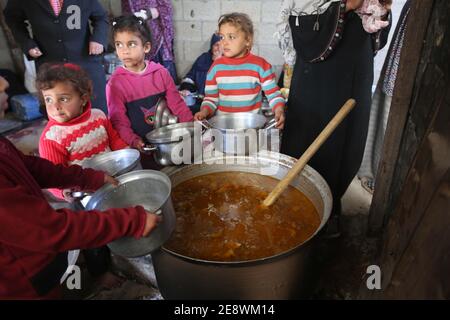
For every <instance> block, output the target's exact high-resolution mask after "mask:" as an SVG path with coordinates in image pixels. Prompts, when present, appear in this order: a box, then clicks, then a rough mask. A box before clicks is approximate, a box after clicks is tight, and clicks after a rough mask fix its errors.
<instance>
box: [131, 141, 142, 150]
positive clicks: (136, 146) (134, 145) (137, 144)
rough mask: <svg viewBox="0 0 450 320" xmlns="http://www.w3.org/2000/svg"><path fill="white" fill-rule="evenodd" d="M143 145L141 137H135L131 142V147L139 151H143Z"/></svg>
mask: <svg viewBox="0 0 450 320" xmlns="http://www.w3.org/2000/svg"><path fill="white" fill-rule="evenodd" d="M144 146H145V143H144V141H142V139H136V140H134V141H133V143H132V144H131V147H132V148H134V149H138V150H139V151H140V152H143V151H144V150H143V148H144Z"/></svg>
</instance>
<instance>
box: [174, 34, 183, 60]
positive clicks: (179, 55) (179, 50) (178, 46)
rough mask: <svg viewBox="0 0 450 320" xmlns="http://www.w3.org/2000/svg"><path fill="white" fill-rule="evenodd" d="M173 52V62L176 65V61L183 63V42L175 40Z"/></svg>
mask: <svg viewBox="0 0 450 320" xmlns="http://www.w3.org/2000/svg"><path fill="white" fill-rule="evenodd" d="M173 52H174V53H175V62H177V63H178V61H184V41H180V40H177V38H175V41H174V44H173Z"/></svg>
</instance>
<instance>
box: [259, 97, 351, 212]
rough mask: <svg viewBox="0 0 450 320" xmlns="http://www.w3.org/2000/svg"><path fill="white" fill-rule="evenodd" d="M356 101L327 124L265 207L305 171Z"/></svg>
mask: <svg viewBox="0 0 450 320" xmlns="http://www.w3.org/2000/svg"><path fill="white" fill-rule="evenodd" d="M355 103H356V102H355V100H354V99H349V100H347V102H346V103H345V104H344V105H343V106H342V108H341V109H340V110H339V111H338V113H336V115H335V116H334V117H333V119H331V121H330V122H329V123H328V124H327V126H326V127H325V129H323V130H322V132H321V133H320V134H319V135H318V136H317V138H316V140H314V141H313V143H312V144H311V145H310V146H309V147H308V149H306V151H305V153H303V155H302V156H301V157H300V159H298V160H297V162H296V163H295V165H294V166H293V167H292V168H291V169H290V170H289V172H288V173H287V174H286V176H285V177H284V178H283V179H282V180H280V182H278V184H277V185H276V186H275V188H274V189H273V190H272V192H270V193H269V195H268V196H267V198H266V199H265V200H264V201H263V203H262V204H263V206H266V207H269V206H271V205H272V204H273V203H274V202H275V201H276V200H277V198H278V197H279V196H280V194H281V193H283V191H284V190H285V189H286V188H287V187H288V186H289V184H290V183H291V182H292V180H293V179H294V178H295V177H296V176H297V175H298V174H299V173H300V172H301V171H302V170H303V168H304V167H305V165H306V163H308V161H309V160H310V159H311V157H312V156H313V155H314V154H315V153H316V152H317V150H318V149H319V148H320V146H321V145H322V144H323V143H324V142H325V141H326V140H327V139H328V137H329V136H330V135H331V133H332V132H333V131H334V129H336V127H337V126H338V125H339V124H340V123H341V122H342V120H344V118H345V117H346V116H347V114H348V113H349V112H350V111H351V110H352V109H353V107H354V106H355Z"/></svg>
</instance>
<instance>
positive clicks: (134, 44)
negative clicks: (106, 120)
mask: <svg viewBox="0 0 450 320" xmlns="http://www.w3.org/2000/svg"><path fill="white" fill-rule="evenodd" d="M113 37H114V45H115V47H116V52H117V55H118V57H119V59H120V60H121V61H122V62H123V66H122V67H119V68H118V69H116V71H115V72H114V73H113V75H112V76H111V78H110V80H109V82H108V84H107V86H106V98H107V101H108V112H109V117H110V119H111V122H112V124H113V126H114V128H115V129H116V130H117V131H118V132H119V135H120V137H121V138H122V139H123V140H124V141H125V142H126V143H128V144H129V145H130V146H132V147H134V148H136V149H138V150H141V151H142V147H143V146H144V137H145V135H146V134H147V133H148V132H150V131H151V130H152V129H153V116H154V114H155V111H156V110H155V109H156V103H157V102H158V100H159V98H161V97H165V98H166V100H167V105H168V107H169V109H170V111H171V112H172V113H173V114H174V115H176V116H178V119H179V120H180V122H188V121H191V120H192V119H193V117H192V113H191V111H190V109H189V108H188V107H187V106H186V104H185V102H184V100H183V99H182V97H181V96H180V94H179V93H178V90H177V88H176V86H175V83H174V82H173V80H172V78H171V76H170V74H169V72H168V71H167V69H165V68H164V67H163V66H162V65H160V64H158V63H154V62H151V61H147V60H145V54H146V53H148V52H149V51H150V49H151V46H152V45H151V42H150V39H151V36H150V31H149V30H148V28H147V26H146V24H145V23H144V20H143V19H142V18H138V17H135V16H122V17H119V18H116V19H115V20H114V21H113Z"/></svg>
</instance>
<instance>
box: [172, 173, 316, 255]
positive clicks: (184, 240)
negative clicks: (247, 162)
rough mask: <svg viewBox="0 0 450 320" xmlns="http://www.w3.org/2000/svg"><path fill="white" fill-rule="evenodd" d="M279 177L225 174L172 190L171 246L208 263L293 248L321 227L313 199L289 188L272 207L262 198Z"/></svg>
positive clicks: (193, 181) (202, 178)
mask: <svg viewBox="0 0 450 320" xmlns="http://www.w3.org/2000/svg"><path fill="white" fill-rule="evenodd" d="M277 183H278V180H276V179H274V178H271V177H267V176H262V175H259V174H254V173H246V172H219V173H212V174H207V175H203V176H199V177H195V178H192V179H190V180H187V181H185V182H183V183H180V184H179V185H177V186H176V187H175V188H174V189H173V190H172V201H173V204H174V208H175V212H176V215H177V223H176V228H175V231H174V233H173V235H172V237H171V238H170V239H169V241H168V242H167V243H166V244H165V247H166V248H167V249H169V250H172V251H174V252H176V253H179V254H181V255H184V256H188V257H191V258H196V259H202V260H208V261H247V260H254V259H260V258H264V257H270V256H273V255H276V254H278V253H282V252H285V251H288V250H289V249H291V248H293V247H296V246H298V245H299V244H301V243H303V242H304V241H305V240H307V239H308V238H309V237H311V235H313V234H314V232H315V231H316V230H317V228H318V227H319V225H320V217H319V215H318V213H317V210H316V209H315V207H314V205H313V204H312V202H311V201H310V200H309V199H308V198H307V197H306V196H305V195H304V194H303V193H302V192H300V191H299V190H297V189H295V188H294V187H292V186H289V187H288V189H286V190H285V191H284V192H283V194H282V195H281V196H280V197H279V198H278V199H277V201H276V202H275V203H274V204H273V205H272V206H271V207H264V206H262V202H263V201H264V199H265V198H266V197H267V195H268V194H269V192H270V191H271V190H272V189H273V188H274V187H275V185H276V184H277Z"/></svg>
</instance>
